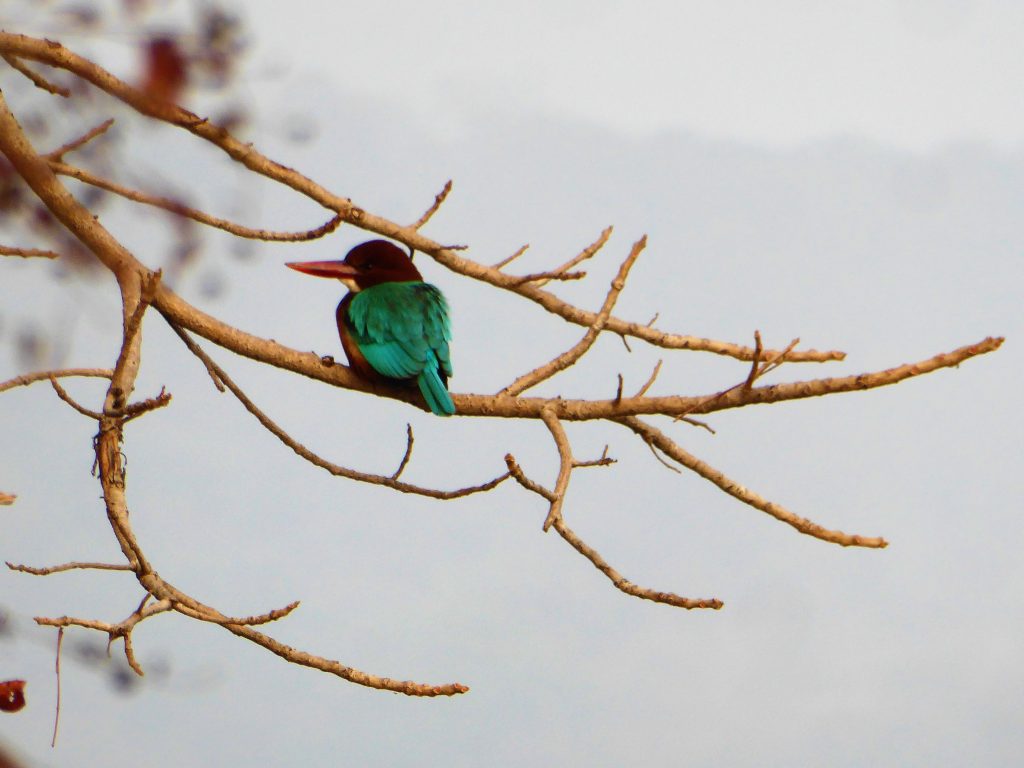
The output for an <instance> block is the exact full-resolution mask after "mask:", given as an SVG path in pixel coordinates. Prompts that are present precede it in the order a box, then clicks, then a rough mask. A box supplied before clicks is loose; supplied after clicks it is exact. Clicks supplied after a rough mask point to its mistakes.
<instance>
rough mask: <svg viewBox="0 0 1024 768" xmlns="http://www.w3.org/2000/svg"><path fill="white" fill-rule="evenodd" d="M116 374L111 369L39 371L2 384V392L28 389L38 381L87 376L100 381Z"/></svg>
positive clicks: (0, 383) (0, 385)
mask: <svg viewBox="0 0 1024 768" xmlns="http://www.w3.org/2000/svg"><path fill="white" fill-rule="evenodd" d="M113 374H114V372H113V371H112V370H110V369H109V368H62V369H59V370H56V371H37V372H36V373H26V374H23V375H21V376H15V377H14V378H13V379H8V380H7V381H3V382H0V392H6V391H7V390H8V389H14V388H15V387H27V386H28V385H29V384H35V383H36V382H37V381H50V380H51V379H63V378H67V377H69V376H85V377H92V378H100V379H109V378H110V377H111V376H112V375H113Z"/></svg>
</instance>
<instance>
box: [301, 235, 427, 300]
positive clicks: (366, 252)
mask: <svg viewBox="0 0 1024 768" xmlns="http://www.w3.org/2000/svg"><path fill="white" fill-rule="evenodd" d="M285 266H287V267H291V268H292V269H294V270H296V271H298V272H302V273H303V274H306V275H315V276H316V277H331V278H334V279H336V280H341V281H342V282H343V283H345V285H347V286H348V288H349V290H352V291H361V290H363V289H365V288H371V287H372V286H374V285H380V284H381V283H398V282H409V281H413V280H423V276H422V275H420V271H419V270H418V269H416V265H415V264H413V263H412V259H410V258H409V256H408V255H407V254H406V253H405V252H404V251H403V250H402V249H401V248H399V247H398V246H396V245H395V244H394V243H389V242H388V241H387V240H370V241H369V242H366V243H362V244H360V245H357V246H356V247H355V248H353V249H352V250H351V251H349V252H348V254H347V255H346V256H345V260H344V261H297V262H291V263H288V264H286V265H285Z"/></svg>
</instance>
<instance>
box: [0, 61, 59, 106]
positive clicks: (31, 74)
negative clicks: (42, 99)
mask: <svg viewBox="0 0 1024 768" xmlns="http://www.w3.org/2000/svg"><path fill="white" fill-rule="evenodd" d="M3 59H4V61H6V62H7V63H8V64H10V65H11V67H12V68H13V69H16V70H18V71H19V72H21V74H23V75H24V76H25V77H27V78H28V79H29V80H31V81H32V83H33V85H35V86H36V88H41V89H42V90H44V91H47V92H49V93H52V94H53V95H54V96H63V97H64V98H65V99H66V98H68V97H69V96H70V95H71V91H69V90H68V89H67V88H65V87H64V86H62V85H54V84H53V83H51V82H50V81H49V80H47V79H46V78H45V77H43V76H42V75H40V74H39V73H38V72H35V71H34V70H31V69H29V68H28V67H27V66H25V62H23V61H22V60H21V59H19V58H18V57H17V56H11V55H10V54H7V53H5V54H3Z"/></svg>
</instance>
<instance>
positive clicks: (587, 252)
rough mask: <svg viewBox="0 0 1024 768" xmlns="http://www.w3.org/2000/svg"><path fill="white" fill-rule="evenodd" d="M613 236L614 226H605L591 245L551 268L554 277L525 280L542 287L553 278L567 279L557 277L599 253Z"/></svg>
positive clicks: (584, 273)
mask: <svg viewBox="0 0 1024 768" xmlns="http://www.w3.org/2000/svg"><path fill="white" fill-rule="evenodd" d="M611 236H612V227H605V228H604V230H603V231H602V232H601V234H600V235H599V236H598V238H597V240H595V241H594V242H592V243H591V244H590V245H588V246H587V247H586V248H584V249H583V250H582V251H580V252H579V253H577V254H576V255H575V256H573V257H572V258H571V259H569V260H568V261H567V262H565V263H564V264H561V265H560V266H557V267H555V268H554V269H553V270H551V271H550V272H549V273H548V274H549V275H552V277H538V278H535V279H533V280H529V281H524V282H531V283H533V284H534V285H535V286H536V287H538V288H540V287H541V286H543V285H546V284H547V283H548V281H550V280H553V279H557V280H565V279H567V278H565V277H557V276H558V275H564V274H566V273H567V272H568V271H569V270H570V269H572V268H573V267H575V266H576V265H577V264H579V263H580V262H583V261H586V260H587V259H589V258H591V257H593V256H594V254H595V253H597V252H598V251H599V250H601V248H603V247H604V244H605V243H607V242H608V238H609V237H611ZM574 274H578V275H579V276H580V277H584V276H586V274H587V273H586V272H578V273H574ZM573 279H575V278H573Z"/></svg>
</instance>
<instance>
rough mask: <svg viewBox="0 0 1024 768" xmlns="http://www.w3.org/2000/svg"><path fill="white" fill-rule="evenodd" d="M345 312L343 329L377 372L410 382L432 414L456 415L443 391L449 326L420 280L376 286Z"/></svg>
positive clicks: (443, 305)
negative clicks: (417, 387) (421, 394)
mask: <svg viewBox="0 0 1024 768" xmlns="http://www.w3.org/2000/svg"><path fill="white" fill-rule="evenodd" d="M347 309H348V311H347V313H346V314H347V317H346V318H345V320H346V322H345V325H346V326H347V328H346V330H348V331H349V333H350V334H351V339H352V341H354V342H355V343H356V346H357V347H358V348H359V352H360V353H362V355H363V357H364V358H365V359H366V362H367V363H369V365H370V366H371V367H372V368H373V369H374V370H375V371H376V372H377V373H379V374H380V375H382V376H386V377H388V378H392V379H415V380H416V383H417V384H418V385H419V388H420V391H421V392H422V393H423V397H424V399H425V400H426V401H427V405H428V406H429V407H430V410H431V411H433V412H434V413H436V414H439V415H448V414H452V413H455V405H454V404H453V403H452V400H451V397H450V396H449V395H448V389H447V386H446V384H447V381H448V377H449V376H451V375H452V362H451V355H450V353H449V350H448V342H449V341H450V340H451V335H452V334H451V324H450V322H449V319H448V303H447V302H446V301H445V298H444V295H443V294H442V293H441V291H440V290H438V289H437V288H435V287H434V286H433V285H430V284H428V283H424V282H420V281H409V282H386V283H380V284H379V285H374V286H372V287H370V288H365V289H363V290H361V291H359V292H358V293H356V294H355V295H354V296H352V298H351V301H350V302H348V308H347Z"/></svg>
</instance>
